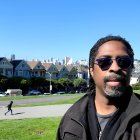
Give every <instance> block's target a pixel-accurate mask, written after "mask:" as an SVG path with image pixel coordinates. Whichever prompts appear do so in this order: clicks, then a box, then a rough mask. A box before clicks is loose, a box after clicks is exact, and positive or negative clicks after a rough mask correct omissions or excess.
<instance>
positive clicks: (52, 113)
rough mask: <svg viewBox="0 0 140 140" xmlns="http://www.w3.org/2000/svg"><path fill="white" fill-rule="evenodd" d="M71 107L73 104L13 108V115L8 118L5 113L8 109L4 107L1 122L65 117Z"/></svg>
mask: <svg viewBox="0 0 140 140" xmlns="http://www.w3.org/2000/svg"><path fill="white" fill-rule="evenodd" d="M71 105H72V104H61V105H47V106H34V107H16V108H12V109H13V115H11V114H10V112H9V113H7V115H6V116H5V114H4V113H5V112H6V111H7V108H5V107H2V108H0V120H5V119H24V118H42V117H56V116H63V115H64V113H65V112H66V111H67V110H68V108H69V107H70V106H71Z"/></svg>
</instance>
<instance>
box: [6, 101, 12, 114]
mask: <svg viewBox="0 0 140 140" xmlns="http://www.w3.org/2000/svg"><path fill="white" fill-rule="evenodd" d="M12 105H13V101H10V103H9V104H8V105H7V108H8V111H7V112H6V113H5V115H6V114H7V113H8V112H9V111H11V115H13V111H12Z"/></svg>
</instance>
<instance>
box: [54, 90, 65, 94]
mask: <svg viewBox="0 0 140 140" xmlns="http://www.w3.org/2000/svg"><path fill="white" fill-rule="evenodd" d="M65 93H66V92H65V91H58V92H56V94H65Z"/></svg>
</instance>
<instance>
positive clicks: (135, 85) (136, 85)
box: [132, 83, 140, 90]
mask: <svg viewBox="0 0 140 140" xmlns="http://www.w3.org/2000/svg"><path fill="white" fill-rule="evenodd" d="M132 88H133V90H140V83H136V84H133V85H132Z"/></svg>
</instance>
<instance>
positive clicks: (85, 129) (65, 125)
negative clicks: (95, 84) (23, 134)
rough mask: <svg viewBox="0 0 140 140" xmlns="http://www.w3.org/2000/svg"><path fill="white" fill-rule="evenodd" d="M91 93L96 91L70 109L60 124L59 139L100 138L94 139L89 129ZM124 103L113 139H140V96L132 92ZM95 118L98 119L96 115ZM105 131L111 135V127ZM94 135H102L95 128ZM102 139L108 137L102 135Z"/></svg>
mask: <svg viewBox="0 0 140 140" xmlns="http://www.w3.org/2000/svg"><path fill="white" fill-rule="evenodd" d="M129 92H131V91H129ZM91 94H94V93H93V92H92V93H91V92H89V93H87V94H86V95H84V96H83V97H82V98H81V99H80V100H79V101H78V102H76V103H75V104H73V105H72V107H70V108H69V109H68V111H67V112H66V114H65V115H64V117H63V118H62V120H61V123H60V125H59V128H58V133H57V140H99V137H95V138H94V139H92V138H91V134H90V131H89V124H90V122H88V117H87V116H88V115H87V114H88V113H87V111H88V104H89V96H90V95H91ZM124 104H125V105H124V107H123V106H122V108H123V109H122V113H121V115H122V118H123V119H122V122H121V123H120V125H119V127H118V128H117V131H116V132H115V136H114V139H111V140H140V96H139V95H138V94H133V93H130V98H129V99H125V101H124ZM93 117H94V116H93ZM93 120H95V121H96V120H97V119H96V118H95V117H94V118H93ZM96 123H97V121H96ZM112 126H113V124H112ZM96 129H98V128H97V127H96ZM105 131H106V133H105V135H107V134H109V135H111V134H110V129H106V130H105ZM97 132H98V134H97ZM93 135H100V134H99V131H97V130H93ZM101 140H108V139H106V138H104V136H102V137H101Z"/></svg>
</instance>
